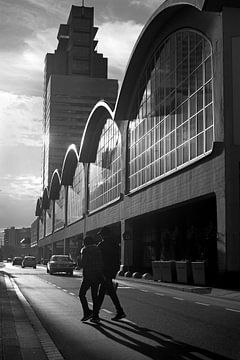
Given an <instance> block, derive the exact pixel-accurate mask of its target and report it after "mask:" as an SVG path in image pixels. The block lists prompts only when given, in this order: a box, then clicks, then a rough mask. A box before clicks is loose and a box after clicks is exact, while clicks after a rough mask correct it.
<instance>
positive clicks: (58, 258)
mask: <svg viewBox="0 0 240 360" xmlns="http://www.w3.org/2000/svg"><path fill="white" fill-rule="evenodd" d="M51 261H59V262H63V261H72V260H71V259H70V258H69V257H68V256H53V257H52V259H51Z"/></svg>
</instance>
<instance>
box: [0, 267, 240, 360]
mask: <svg viewBox="0 0 240 360" xmlns="http://www.w3.org/2000/svg"><path fill="white" fill-rule="evenodd" d="M5 271H7V272H8V273H10V274H12V276H13V277H14V281H15V282H16V284H17V285H18V287H19V289H20V290H21V292H22V293H23V295H24V296H25V298H26V299H27V300H28V302H29V303H30V304H31V306H32V307H33V309H34V311H35V312H36V314H37V315H38V317H39V319H40V320H41V323H42V324H43V326H44V327H45V329H46V330H47V332H48V333H49V334H50V336H51V338H52V339H53V341H54V343H55V344H56V346H57V348H58V349H59V351H60V352H61V353H62V355H63V357H64V359H66V360H75V359H76V360H79V359H84V360H85V359H88V360H91V359H94V360H95V359H97V360H101V359H104V360H106V359H107V360H109V359H114V360H127V359H131V360H135V359H136V360H142V359H144V360H146V359H156V360H160V359H161V360H162V359H164V360H165V359H167V360H171V359H175V360H176V359H185V360H186V359H189V360H190V359H192V360H198V359H204V360H207V359H212V360H228V359H235V360H239V359H240V302H238V301H234V300H228V299H222V298H216V297H213V296H211V294H205V295H203V294H202V295H201V294H195V293H188V292H183V291H179V290H175V289H168V288H164V287H162V286H159V285H157V284H154V283H149V284H146V283H139V282H136V281H133V280H131V279H124V278H123V280H119V288H118V294H119V298H120V299H121V303H122V305H123V307H124V310H125V312H126V313H127V319H124V320H121V321H120V322H113V321H111V317H112V314H113V312H114V308H113V305H112V303H111V302H110V299H109V297H108V296H106V297H105V300H104V304H103V309H102V310H101V314H100V316H101V319H102V321H101V325H95V324H92V323H90V322H86V323H82V322H81V317H82V310H81V306H80V304H79V299H78V291H79V287H80V283H81V277H80V274H79V272H75V273H74V276H73V277H69V276H65V275H49V274H47V273H46V269H45V268H44V267H40V266H38V267H37V269H36V270H35V269H30V268H25V269H22V268H21V267H18V266H12V265H11V264H6V267H5ZM89 296H90V294H89ZM89 301H90V302H91V299H90V297H89Z"/></svg>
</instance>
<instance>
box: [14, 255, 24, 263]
mask: <svg viewBox="0 0 240 360" xmlns="http://www.w3.org/2000/svg"><path fill="white" fill-rule="evenodd" d="M22 261H23V259H22V257H21V256H15V257H14V258H13V261H12V265H22Z"/></svg>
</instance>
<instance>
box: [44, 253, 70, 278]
mask: <svg viewBox="0 0 240 360" xmlns="http://www.w3.org/2000/svg"><path fill="white" fill-rule="evenodd" d="M75 266H76V264H75V263H74V262H73V260H72V259H71V258H70V257H69V256H68V255H52V256H51V258H50V260H49V261H48V263H47V273H49V274H50V275H52V274H54V273H59V272H65V273H67V274H69V275H71V276H72V275H73V269H74V268H75Z"/></svg>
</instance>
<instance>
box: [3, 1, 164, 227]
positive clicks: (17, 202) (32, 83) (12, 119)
mask: <svg viewBox="0 0 240 360" xmlns="http://www.w3.org/2000/svg"><path fill="white" fill-rule="evenodd" d="M161 2H162V1H161V0H95V1H94V0H85V6H93V7H94V9H95V10H94V11H95V21H94V23H95V26H98V27H99V30H98V33H97V36H96V39H97V40H98V41H99V43H98V48H97V49H98V52H101V53H103V55H104V56H105V57H108V59H109V60H108V64H109V71H108V73H109V78H114V79H118V80H120V81H121V80H122V78H123V76H124V72H125V69H126V64H127V61H128V59H129V56H130V54H131V51H132V49H133V46H134V44H135V42H136V40H137V37H138V35H139V34H140V31H141V30H142V28H143V26H144V25H145V23H146V21H147V20H148V19H149V17H150V16H151V15H152V13H153V12H154V11H155V10H156V9H157V8H158V6H159V5H160V4H161ZM81 4H82V1H81V0H79V1H71V0H0V229H1V228H6V227H10V226H15V227H22V226H26V227H28V226H30V225H31V223H32V222H33V221H34V219H35V216H34V212H35V206H36V200H37V198H38V197H39V196H40V195H41V151H42V148H41V146H42V89H43V69H44V58H45V55H46V53H47V52H50V53H51V52H54V50H55V49H56V47H57V32H58V28H59V25H60V24H66V23H67V20H68V16H69V13H70V10H71V6H72V5H79V6H81Z"/></svg>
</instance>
